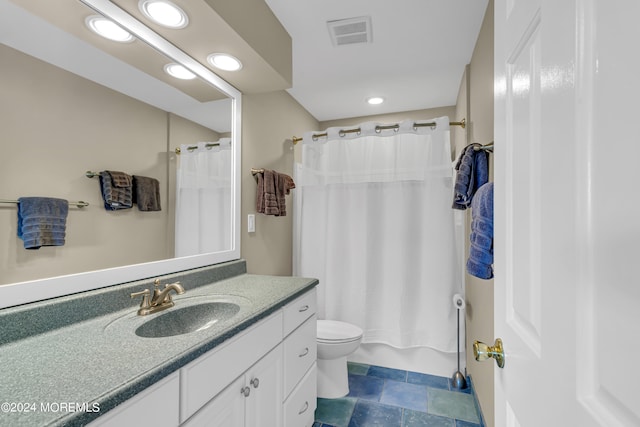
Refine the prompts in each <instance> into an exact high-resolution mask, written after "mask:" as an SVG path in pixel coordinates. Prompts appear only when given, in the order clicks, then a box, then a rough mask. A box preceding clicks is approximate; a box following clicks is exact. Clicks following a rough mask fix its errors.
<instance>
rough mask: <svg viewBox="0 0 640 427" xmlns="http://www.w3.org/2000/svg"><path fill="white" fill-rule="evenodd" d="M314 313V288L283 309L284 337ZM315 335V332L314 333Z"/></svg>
mask: <svg viewBox="0 0 640 427" xmlns="http://www.w3.org/2000/svg"><path fill="white" fill-rule="evenodd" d="M315 313H316V288H313V289H312V290H310V291H309V292H307V293H305V294H304V295H302V296H300V297H298V298H296V299H295V300H293V301H292V302H290V303H289V304H287V305H286V306H285V308H284V336H285V337H286V336H287V335H289V334H290V333H291V332H293V331H294V330H295V329H296V328H297V327H298V326H300V325H301V324H302V322H304V321H305V320H307V319H308V318H309V316H311V315H313V314H315ZM314 335H315V332H314Z"/></svg>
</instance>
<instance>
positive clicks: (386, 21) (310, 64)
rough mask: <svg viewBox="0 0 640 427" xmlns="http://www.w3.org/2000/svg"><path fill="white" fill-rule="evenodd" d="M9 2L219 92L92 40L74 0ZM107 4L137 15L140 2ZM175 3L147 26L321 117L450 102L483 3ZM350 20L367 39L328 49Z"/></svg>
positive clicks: (251, 85) (247, 87)
mask: <svg viewBox="0 0 640 427" xmlns="http://www.w3.org/2000/svg"><path fill="white" fill-rule="evenodd" d="M10 1H11V2H13V3H16V4H18V5H21V6H22V7H25V8H27V9H31V11H32V12H34V13H36V14H37V15H40V16H42V17H44V18H45V19H47V20H49V21H50V22H52V23H54V25H57V26H59V27H61V28H64V29H66V30H67V31H69V32H70V33H72V34H74V35H76V36H78V37H81V38H83V39H85V40H87V41H88V42H89V43H92V44H94V45H97V47H99V48H101V49H103V50H105V51H107V52H109V53H111V54H112V55H114V56H116V57H119V58H120V59H122V60H124V61H126V62H127V63H129V64H131V65H133V66H134V67H136V68H139V69H141V70H144V71H145V72H147V73H149V74H150V75H153V76H154V77H156V78H157V79H161V80H163V81H165V82H166V83H167V84H170V85H172V86H175V87H176V88H177V89H179V90H181V91H183V92H184V93H186V94H188V95H190V96H191V97H193V98H196V99H198V101H199V102H204V101H207V100H213V99H215V98H217V97H218V95H217V94H216V93H215V91H211V89H212V88H208V89H206V88H204V89H203V88H202V87H201V84H200V83H197V82H196V83H190V84H193V85H194V87H193V88H189V87H187V86H186V85H187V84H188V83H183V82H182V83H181V82H175V81H172V79H170V78H168V77H167V76H165V75H164V73H163V72H162V71H161V70H162V64H164V61H165V60H164V59H163V58H158V57H156V58H153V57H151V56H148V55H147V52H145V50H146V51H149V49H148V47H146V46H142V45H143V44H144V43H141V42H136V43H132V44H130V45H127V46H122V45H121V44H113V43H111V42H108V41H104V40H98V39H99V37H97V36H95V35H92V34H90V32H88V30H87V29H86V27H85V26H84V18H85V16H86V15H87V14H88V13H90V12H87V9H86V8H84V6H82V5H80V3H78V2H77V1H76V0H58V1H56V2H51V3H52V4H53V3H55V4H56V7H48V6H46V5H45V3H47V4H48V3H49V2H45V3H42V2H33V0H10ZM111 1H112V2H114V3H116V4H118V5H119V6H120V7H122V8H123V9H125V10H127V11H128V12H129V13H130V14H132V15H133V16H134V17H136V18H138V19H141V20H144V18H143V17H142V16H141V14H140V12H139V11H138V10H137V4H138V0H111ZM173 2H174V3H176V4H178V5H179V6H181V7H183V8H184V9H185V10H186V11H187V12H188V14H189V15H190V24H189V26H188V27H187V28H185V29H182V30H179V31H176V30H167V29H164V28H162V27H160V26H157V25H154V24H149V22H146V24H147V25H149V26H150V27H151V28H152V29H153V30H155V31H157V32H158V33H159V34H160V35H162V36H163V37H165V38H167V39H169V40H170V41H171V42H172V43H173V44H175V45H176V46H177V47H179V48H181V49H183V50H184V51H185V52H187V53H188V54H189V55H191V56H192V57H193V58H195V59H196V60H197V61H199V62H200V63H202V64H206V55H207V54H208V53H211V52H213V51H225V52H229V53H232V54H234V55H235V56H236V57H238V58H240V59H241V60H242V61H243V62H244V68H243V69H242V71H241V72H239V73H230V72H221V71H215V72H216V73H217V74H219V75H220V77H222V78H223V79H225V80H227V81H228V82H229V83H230V84H232V85H233V86H235V87H237V88H238V89H240V90H241V91H242V92H245V93H260V92H264V91H272V90H282V89H286V90H287V91H288V92H289V93H290V94H291V95H292V96H293V97H294V98H295V99H296V100H297V101H298V102H299V103H300V104H301V105H302V106H303V107H304V108H306V109H307V111H309V113H311V114H312V115H313V116H314V117H315V118H316V119H317V120H319V121H326V120H334V119H342V118H350V117H361V116H368V115H376V114H386V113H397V112H403V111H411V110H421V109H426V108H435V107H443V106H451V105H454V104H455V102H456V98H457V94H458V89H459V87H460V81H461V78H462V74H463V72H464V68H465V65H466V64H468V63H469V62H470V60H471V55H472V52H473V48H474V46H475V42H476V39H477V37H478V33H479V31H480V26H481V24H482V20H483V17H484V13H485V10H486V7H487V3H488V0H399V1H396V2H390V1H388V0H348V1H345V0H305V1H291V0H242V2H234V1H229V0H173ZM3 3H5V2H4V1H3ZM61 4H64V5H65V8H62V7H59V6H60V5H61ZM214 9H215V10H214ZM70 11H72V12H70ZM274 15H275V16H274ZM355 17H366V18H368V19H369V20H370V23H371V41H370V42H367V43H362V44H348V45H342V46H334V44H333V42H332V40H331V37H330V33H329V29H328V26H327V22H328V21H334V20H342V19H348V18H355ZM278 21H279V22H278ZM282 27H284V29H283V28H282ZM285 30H286V31H285ZM287 33H288V34H287ZM289 36H290V37H289ZM290 53H291V55H290ZM158 61H159V62H158ZM205 66H206V65H205ZM291 68H293V74H292V75H291ZM370 96H382V97H384V98H385V102H384V103H383V104H381V105H376V106H371V105H368V104H367V103H366V98H368V97H370Z"/></svg>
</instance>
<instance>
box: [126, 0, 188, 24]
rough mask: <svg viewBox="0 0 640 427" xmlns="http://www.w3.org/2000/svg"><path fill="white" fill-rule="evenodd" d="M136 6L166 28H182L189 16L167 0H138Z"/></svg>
mask: <svg viewBox="0 0 640 427" xmlns="http://www.w3.org/2000/svg"><path fill="white" fill-rule="evenodd" d="M138 8H139V9H140V11H141V12H142V13H144V15H145V16H146V17H147V18H149V19H151V20H152V21H153V22H155V23H156V24H160V25H162V26H164V27H168V28H184V27H186V26H187V25H188V24H189V18H188V17H187V14H186V13H185V12H184V10H182V9H180V8H179V7H178V6H176V5H175V4H173V3H171V2H170V1H167V0H140V1H139V2H138Z"/></svg>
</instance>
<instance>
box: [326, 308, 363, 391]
mask: <svg viewBox="0 0 640 427" xmlns="http://www.w3.org/2000/svg"><path fill="white" fill-rule="evenodd" d="M317 341H318V397H322V398H325V399H334V398H337V397H343V396H346V395H347V394H349V380H348V373H347V356H348V355H350V354H351V353H353V352H354V351H356V350H357V349H358V346H359V345H360V341H362V329H360V328H359V327H357V326H355V325H352V324H350V323H346V322H339V321H337V320H318V335H317Z"/></svg>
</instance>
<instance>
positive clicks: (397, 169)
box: [294, 117, 460, 352]
mask: <svg viewBox="0 0 640 427" xmlns="http://www.w3.org/2000/svg"><path fill="white" fill-rule="evenodd" d="M433 121H435V122H436V123H437V126H436V127H435V128H430V127H414V126H413V123H414V122H413V121H412V122H403V123H401V124H400V128H399V129H398V130H397V131H394V130H382V131H380V132H376V123H363V124H361V125H360V129H361V132H360V133H359V134H357V135H356V134H352V133H347V134H343V135H342V136H341V135H340V129H338V128H335V129H333V128H332V129H328V131H327V133H328V136H327V137H326V138H317V140H315V141H314V138H313V137H312V135H313V134H312V133H307V134H305V136H304V139H303V148H302V150H303V152H302V164H299V165H297V168H296V184H297V189H296V191H295V197H296V199H295V212H294V215H295V217H294V228H295V230H294V246H295V247H294V254H295V255H294V270H295V271H294V273H295V274H296V275H301V276H306V277H316V278H318V279H319V280H320V286H319V287H318V290H319V294H318V297H319V299H318V301H319V318H326V319H334V320H342V321H346V322H350V323H353V324H355V325H358V326H360V327H361V328H362V329H363V330H364V337H363V342H365V343H385V344H388V345H391V346H393V347H397V348H410V347H431V348H433V349H437V350H439V351H443V352H455V351H456V312H455V309H454V308H453V303H452V296H453V294H455V293H456V292H459V291H460V274H459V265H458V262H457V260H456V244H455V237H454V221H453V209H452V208H451V203H452V200H453V199H452V167H451V151H450V142H449V119H448V118H447V117H443V118H438V119H435V120H431V121H430V122H433Z"/></svg>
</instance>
